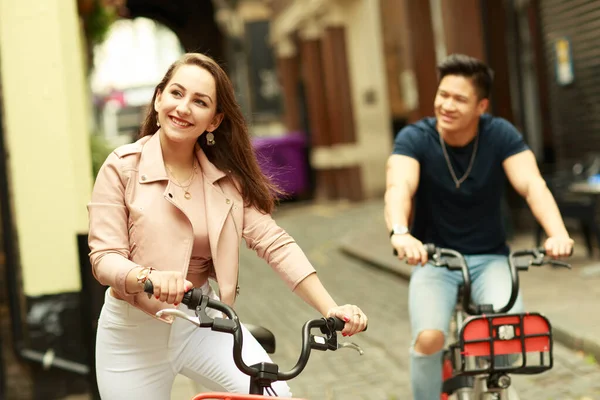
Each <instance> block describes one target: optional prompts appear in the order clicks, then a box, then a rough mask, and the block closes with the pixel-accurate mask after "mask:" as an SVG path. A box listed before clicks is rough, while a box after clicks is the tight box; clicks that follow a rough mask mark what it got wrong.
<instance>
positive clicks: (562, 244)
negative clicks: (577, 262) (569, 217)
mask: <svg viewBox="0 0 600 400" xmlns="http://www.w3.org/2000/svg"><path fill="white" fill-rule="evenodd" d="M574 243H575V242H574V241H573V239H571V238H570V237H568V236H551V237H549V238H548V239H546V242H545V243H544V248H545V249H546V254H548V256H550V257H552V258H560V257H569V256H570V255H571V254H572V253H573V244H574Z"/></svg>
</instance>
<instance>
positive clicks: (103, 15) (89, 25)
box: [85, 0, 119, 45]
mask: <svg viewBox="0 0 600 400" xmlns="http://www.w3.org/2000/svg"><path fill="white" fill-rule="evenodd" d="M118 18H119V13H118V9H117V7H114V6H111V5H106V4H105V3H104V2H103V1H101V0H94V1H93V5H92V8H91V11H90V13H89V14H88V15H87V16H86V18H85V27H86V34H87V36H88V39H89V41H90V43H91V44H92V45H95V44H99V43H102V42H103V41H104V39H105V38H106V34H107V33H108V30H109V29H110V26H111V25H112V23H113V22H115V21H116V20H117V19H118Z"/></svg>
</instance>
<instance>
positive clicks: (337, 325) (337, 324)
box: [331, 317, 346, 332]
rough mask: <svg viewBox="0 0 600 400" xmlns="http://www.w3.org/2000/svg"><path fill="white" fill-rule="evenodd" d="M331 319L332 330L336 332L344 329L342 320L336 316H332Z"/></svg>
mask: <svg viewBox="0 0 600 400" xmlns="http://www.w3.org/2000/svg"><path fill="white" fill-rule="evenodd" d="M331 319H332V320H333V330H334V331H336V332H337V331H342V330H343V329H344V325H346V323H345V322H344V321H342V320H341V319H339V318H338V317H332V318H331Z"/></svg>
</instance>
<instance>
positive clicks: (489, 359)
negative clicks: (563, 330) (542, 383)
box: [459, 313, 553, 374]
mask: <svg viewBox="0 0 600 400" xmlns="http://www.w3.org/2000/svg"><path fill="white" fill-rule="evenodd" d="M459 349H460V358H461V360H460V365H461V370H462V372H463V373H467V374H479V373H493V372H506V373H515V374H538V373H541V372H544V371H546V370H548V369H550V368H552V364H553V360H552V328H551V326H550V322H549V321H548V319H546V317H544V316H542V315H540V314H537V313H525V314H502V315H489V316H486V315H481V316H474V317H470V318H468V319H467V320H466V321H465V323H464V325H463V327H462V329H461V332H460V348H459Z"/></svg>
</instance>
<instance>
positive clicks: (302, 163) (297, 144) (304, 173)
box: [252, 132, 308, 196]
mask: <svg viewBox="0 0 600 400" xmlns="http://www.w3.org/2000/svg"><path fill="white" fill-rule="evenodd" d="M252 146H253V147H254V151H255V153H256V157H257V159H258V163H259V165H260V169H261V170H262V172H263V173H264V174H265V175H266V176H268V177H270V178H271V179H272V181H273V182H274V183H275V184H277V185H278V186H279V187H280V188H281V189H282V190H283V191H284V192H285V193H286V195H288V196H299V195H302V194H304V193H306V192H307V191H308V168H307V165H306V138H305V136H304V134H302V133H300V132H290V133H288V134H286V135H285V136H279V137H260V138H258V137H256V138H252Z"/></svg>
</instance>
